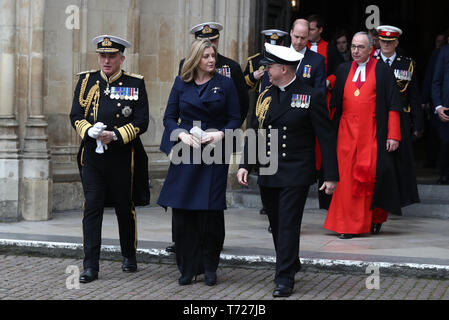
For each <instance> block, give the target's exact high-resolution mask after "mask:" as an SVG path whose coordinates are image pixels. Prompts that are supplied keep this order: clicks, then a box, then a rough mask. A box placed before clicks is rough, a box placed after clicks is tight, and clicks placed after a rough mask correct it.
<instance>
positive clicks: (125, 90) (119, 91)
mask: <svg viewBox="0 0 449 320" xmlns="http://www.w3.org/2000/svg"><path fill="white" fill-rule="evenodd" d="M119 85H122V83H121V82H120V83H119ZM104 94H105V95H106V96H109V98H111V99H115V100H136V101H137V100H139V89H138V88H129V87H110V88H109V83H108V85H107V87H106V90H104Z"/></svg>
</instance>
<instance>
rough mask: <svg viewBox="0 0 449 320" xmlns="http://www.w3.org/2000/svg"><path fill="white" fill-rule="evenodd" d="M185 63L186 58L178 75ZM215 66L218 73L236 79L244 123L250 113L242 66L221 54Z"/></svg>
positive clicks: (179, 73)
mask: <svg viewBox="0 0 449 320" xmlns="http://www.w3.org/2000/svg"><path fill="white" fill-rule="evenodd" d="M183 65H184V59H182V60H181V61H180V62H179V70H178V75H179V76H180V75H181V70H182V66H183ZM215 68H216V69H217V70H218V73H219V74H221V75H223V76H226V77H228V78H231V79H232V81H234V85H235V88H236V89H237V94H238V96H239V103H240V118H241V123H240V125H242V123H243V121H245V119H246V116H247V115H248V109H249V95H248V89H247V87H246V82H245V77H244V76H243V72H242V68H241V67H240V65H239V64H238V63H237V62H235V61H234V60H232V59H229V58H227V57H225V56H223V55H221V54H218V55H217V61H216V63H215Z"/></svg>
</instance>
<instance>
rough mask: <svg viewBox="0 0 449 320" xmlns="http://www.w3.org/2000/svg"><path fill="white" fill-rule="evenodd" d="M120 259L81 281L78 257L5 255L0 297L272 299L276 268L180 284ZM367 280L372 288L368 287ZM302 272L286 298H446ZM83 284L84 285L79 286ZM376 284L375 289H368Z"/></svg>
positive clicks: (414, 287) (395, 282)
mask: <svg viewBox="0 0 449 320" xmlns="http://www.w3.org/2000/svg"><path fill="white" fill-rule="evenodd" d="M120 267H121V263H120V262H115V261H102V262H101V266H100V268H101V273H100V278H99V280H97V281H94V282H92V283H89V284H78V283H77V281H76V279H77V272H78V270H79V268H81V261H80V260H79V259H59V258H46V257H28V256H14V255H6V256H5V255H0V300H9V299H20V300H35V299H37V300H48V299H50V300H53V299H57V300H72V299H75V300H90V299H95V300H96V299H99V300H185V301H187V300H239V301H240V302H242V303H244V301H246V300H272V299H273V298H272V295H271V294H272V290H273V282H272V277H273V269H272V268H257V269H254V268H243V267H220V268H219V270H218V278H219V281H218V284H217V285H216V286H214V287H208V286H206V285H205V284H204V282H203V277H202V276H199V277H198V279H197V282H196V283H194V284H192V285H189V286H183V287H181V286H179V285H178V284H177V279H178V277H179V272H178V270H177V269H176V266H174V265H172V264H145V263H140V264H139V270H138V272H137V273H134V274H125V273H123V272H122V271H121V269H120ZM367 283H368V288H367ZM378 284H379V287H378V288H376V281H375V279H374V274H371V275H369V274H367V275H352V274H342V273H333V272H307V271H306V272H303V271H301V272H299V273H298V274H297V277H296V285H295V292H294V294H293V295H292V296H291V297H289V298H288V299H287V300H336V299H338V300H365V299H366V300H427V299H430V300H441V299H444V300H447V299H449V279H446V280H436V279H425V278H412V277H400V276H398V277H392V276H383V275H382V271H380V274H379V282H378ZM78 285H79V288H77V286H78ZM369 288H372V289H369Z"/></svg>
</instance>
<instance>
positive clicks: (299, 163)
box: [237, 43, 338, 297]
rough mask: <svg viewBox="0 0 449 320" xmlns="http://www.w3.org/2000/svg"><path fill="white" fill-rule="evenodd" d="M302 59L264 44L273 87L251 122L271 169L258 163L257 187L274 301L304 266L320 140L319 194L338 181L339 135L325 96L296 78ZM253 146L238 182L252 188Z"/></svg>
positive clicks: (246, 153) (288, 50) (288, 289)
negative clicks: (304, 228)
mask: <svg viewBox="0 0 449 320" xmlns="http://www.w3.org/2000/svg"><path fill="white" fill-rule="evenodd" d="M302 58H303V55H302V54H301V53H299V52H297V51H295V50H294V49H292V48H287V47H283V46H276V45H270V44H268V43H265V59H264V60H262V63H263V64H266V65H267V68H266V70H267V71H266V72H268V75H269V77H270V82H271V83H272V84H273V85H272V86H270V87H268V88H267V89H266V90H265V91H264V92H262V93H261V95H260V96H259V99H258V101H257V105H256V112H255V116H254V117H253V122H252V127H253V129H255V130H257V131H258V133H259V135H258V138H259V139H262V137H264V138H263V139H265V150H267V151H265V150H260V149H259V150H257V157H258V158H257V159H260V157H259V156H261V153H265V152H266V155H267V156H269V159H270V161H269V163H268V164H265V165H264V164H262V163H259V162H258V161H256V163H255V164H256V165H259V168H260V169H259V177H258V184H259V186H260V191H261V192H260V193H261V198H262V203H263V205H264V207H265V209H266V210H267V214H268V218H269V221H270V225H271V227H272V234H273V242H274V247H275V249H276V274H275V280H274V281H275V283H276V288H275V290H274V291H273V296H274V297H287V296H290V295H291V293H292V291H293V287H294V283H295V273H296V272H298V271H299V270H300V267H301V263H300V260H299V235H300V228H301V220H302V214H303V210H304V205H305V202H306V198H307V193H308V191H309V186H310V185H312V184H314V183H315V182H316V170H315V141H316V137H318V141H319V143H320V146H321V149H322V155H323V168H324V181H325V182H324V183H323V185H322V186H321V187H320V189H321V190H325V192H326V193H327V194H332V193H333V192H334V190H335V188H336V186H337V180H338V165H337V153H336V132H335V129H334V127H333V124H332V122H331V120H330V119H329V116H328V111H327V107H326V101H325V97H324V92H322V91H321V90H319V89H316V88H312V87H310V86H308V85H307V84H305V83H304V82H303V81H302V80H301V79H298V78H297V77H296V75H295V73H296V67H297V65H298V63H299V61H300V60H301V59H302ZM276 141H278V143H277V145H275V144H276ZM249 144H250V143H249V142H246V143H245V149H244V157H243V160H242V164H241V165H240V169H239V171H238V173H237V179H238V181H239V183H240V184H242V185H244V186H247V185H248V180H247V177H248V173H249V172H251V169H252V168H253V166H254V165H255V164H254V162H252V161H251V159H252V158H254V155H251V154H250V153H249V150H250V149H251V148H250V147H249ZM251 144H252V145H254V142H252V143H251ZM256 145H259V143H257V144H256ZM276 163H277V170H275V172H274V174H273V172H271V173H270V174H267V172H263V169H264V168H269V167H271V166H273V165H274V167H276Z"/></svg>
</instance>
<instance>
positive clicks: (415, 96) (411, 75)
mask: <svg viewBox="0 0 449 320" xmlns="http://www.w3.org/2000/svg"><path fill="white" fill-rule="evenodd" d="M376 59H378V60H380V61H382V58H381V56H380V55H379V56H377V57H376ZM390 67H391V69H393V72H394V76H395V78H396V83H397V84H398V87H399V90H400V91H401V101H402V111H403V112H404V115H407V118H408V121H409V122H410V124H411V122H413V128H414V130H415V131H421V130H423V126H424V124H423V122H424V112H423V110H422V108H421V101H422V99H421V93H420V90H419V87H418V81H417V79H416V64H415V61H413V60H412V59H411V58H409V57H405V56H400V55H396V58H395V59H394V61H393V62H392V63H391V66H390ZM409 127H410V126H409ZM408 134H410V132H408Z"/></svg>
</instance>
